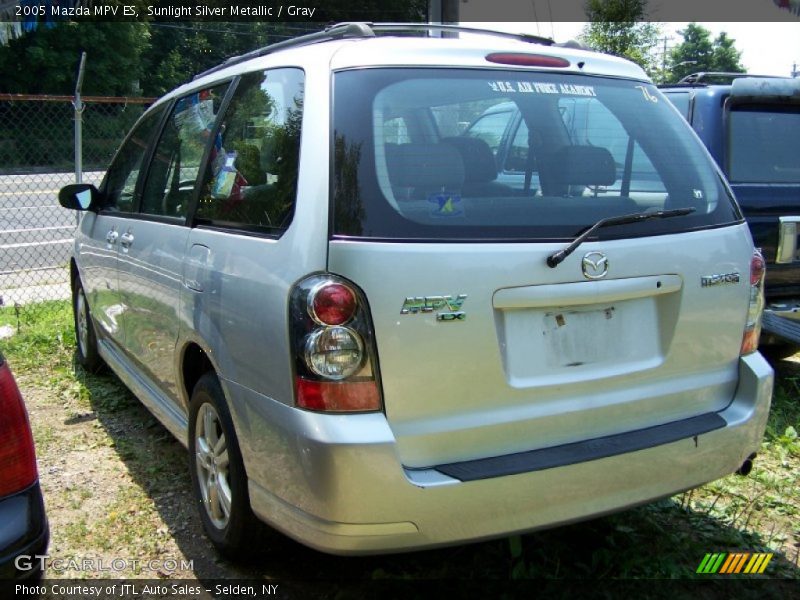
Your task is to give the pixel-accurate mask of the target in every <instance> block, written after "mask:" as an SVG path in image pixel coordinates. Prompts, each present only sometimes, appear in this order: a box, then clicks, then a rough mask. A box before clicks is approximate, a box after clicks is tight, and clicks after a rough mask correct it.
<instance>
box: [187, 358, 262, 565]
mask: <svg viewBox="0 0 800 600" xmlns="http://www.w3.org/2000/svg"><path fill="white" fill-rule="evenodd" d="M189 472H190V474H191V478H192V492H193V494H194V499H195V502H196V503H197V508H198V510H199V512H200V520H201V521H202V522H203V529H205V532H206V535H207V536H208V538H209V540H211V543H212V544H214V546H215V547H216V548H217V550H219V552H220V553H221V554H223V555H225V556H227V557H229V558H242V557H244V554H245V552H248V553H249V554H252V553H253V550H254V542H255V541H256V540H257V538H258V537H259V536H260V535H261V532H262V530H263V526H262V524H261V522H260V521H259V520H258V519H257V518H256V516H255V515H254V514H253V511H252V509H251V508H250V499H249V495H248V492H247V475H246V473H245V470H244V463H243V462H242V454H241V452H240V450H239V442H238V440H237V438H236V432H235V430H234V428H233V421H232V420H231V416H230V412H229V411H228V406H227V404H226V402H225V396H224V394H223V392H222V387H221V386H220V383H219V379H217V376H216V374H214V373H212V372H209V373H206V374H205V375H203V376H202V377H201V378H200V380H199V381H198V382H197V385H195V387H194V392H193V393H192V399H191V402H190V405H189Z"/></svg>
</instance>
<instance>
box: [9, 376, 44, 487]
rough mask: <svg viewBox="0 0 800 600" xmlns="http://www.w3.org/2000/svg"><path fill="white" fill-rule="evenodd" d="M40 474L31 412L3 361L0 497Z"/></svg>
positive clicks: (28, 484) (33, 479)
mask: <svg viewBox="0 0 800 600" xmlns="http://www.w3.org/2000/svg"><path fill="white" fill-rule="evenodd" d="M37 476H38V473H37V471H36V454H35V452H34V449H33V436H32V435H31V428H30V424H29V423H28V413H27V412H26V411H25V405H24V404H23V403H22V395H21V394H20V393H19V388H18V387H17V383H16V381H14V376H13V375H12V374H11V370H10V369H9V368H8V365H7V364H5V363H4V364H3V365H2V366H0V497H2V496H8V495H9V494H14V493H16V492H19V491H22V490H24V489H25V488H27V487H29V486H30V485H32V484H33V483H34V482H35V481H36V478H37Z"/></svg>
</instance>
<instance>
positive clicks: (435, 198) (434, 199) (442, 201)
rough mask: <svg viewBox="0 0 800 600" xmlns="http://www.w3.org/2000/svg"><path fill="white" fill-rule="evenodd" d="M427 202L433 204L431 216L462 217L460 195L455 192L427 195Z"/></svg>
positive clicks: (462, 208)
mask: <svg viewBox="0 0 800 600" xmlns="http://www.w3.org/2000/svg"><path fill="white" fill-rule="evenodd" d="M428 202H430V203H431V204H432V205H433V209H432V210H431V216H432V217H447V218H452V217H463V216H464V205H463V203H462V202H461V196H459V195H457V194H434V195H432V196H429V197H428Z"/></svg>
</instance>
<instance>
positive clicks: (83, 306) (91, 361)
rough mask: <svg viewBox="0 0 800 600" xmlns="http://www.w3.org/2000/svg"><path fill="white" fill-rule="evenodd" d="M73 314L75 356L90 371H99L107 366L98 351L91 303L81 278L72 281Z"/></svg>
mask: <svg viewBox="0 0 800 600" xmlns="http://www.w3.org/2000/svg"><path fill="white" fill-rule="evenodd" d="M72 316H73V320H74V323H75V358H76V360H77V361H78V364H79V365H81V366H82V367H83V368H84V369H85V370H86V371H89V372H90V373H97V372H98V371H101V370H102V369H103V367H104V366H105V363H104V362H103V359H102V358H101V357H100V354H99V353H98V352H97V335H96V334H95V331H94V322H93V321H92V315H91V312H90V311H89V303H88V302H87V301H86V294H85V293H84V291H83V284H81V280H80V278H78V277H76V278H75V281H74V282H73V283H72Z"/></svg>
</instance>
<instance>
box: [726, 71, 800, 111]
mask: <svg viewBox="0 0 800 600" xmlns="http://www.w3.org/2000/svg"><path fill="white" fill-rule="evenodd" d="M728 102H729V103H730V104H797V105H800V79H786V78H779V77H774V78H773V77H763V78H762V77H742V78H741V79H734V80H733V82H732V84H731V94H730V97H729V98H728Z"/></svg>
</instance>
